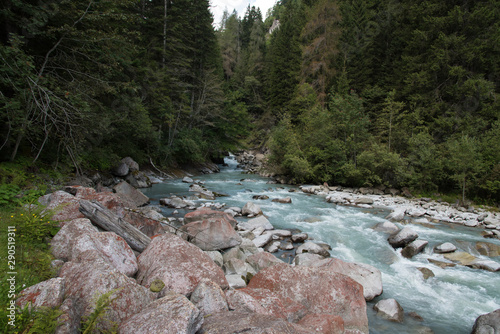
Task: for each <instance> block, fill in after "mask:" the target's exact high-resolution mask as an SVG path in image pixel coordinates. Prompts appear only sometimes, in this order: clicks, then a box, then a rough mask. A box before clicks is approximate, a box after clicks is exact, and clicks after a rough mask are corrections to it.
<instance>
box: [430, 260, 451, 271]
mask: <svg viewBox="0 0 500 334" xmlns="http://www.w3.org/2000/svg"><path fill="white" fill-rule="evenodd" d="M427 261H429V262H430V263H432V264H435V265H436V266H438V267H439V268H443V269H444V268H448V267H455V266H456V263H452V262H445V261H440V260H436V259H427Z"/></svg>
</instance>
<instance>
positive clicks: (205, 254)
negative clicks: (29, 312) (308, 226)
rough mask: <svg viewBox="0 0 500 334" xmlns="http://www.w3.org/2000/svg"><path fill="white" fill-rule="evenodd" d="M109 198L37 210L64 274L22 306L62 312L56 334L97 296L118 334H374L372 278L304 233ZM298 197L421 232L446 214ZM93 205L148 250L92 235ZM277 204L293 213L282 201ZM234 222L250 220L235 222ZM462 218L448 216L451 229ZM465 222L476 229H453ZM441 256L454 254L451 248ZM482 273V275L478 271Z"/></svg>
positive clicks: (389, 310)
mask: <svg viewBox="0 0 500 334" xmlns="http://www.w3.org/2000/svg"><path fill="white" fill-rule="evenodd" d="M129 173H130V172H129ZM185 182H187V183H190V188H192V192H193V195H194V196H197V197H202V196H211V195H213V196H215V194H213V193H212V192H211V191H210V190H209V189H205V188H204V187H203V185H202V184H199V183H198V182H196V181H195V180H192V179H191V180H190V179H189V178H186V179H185ZM101 190H102V189H101ZM104 190H105V191H101V192H97V191H96V190H94V189H91V188H86V187H78V186H73V187H66V188H65V189H64V190H62V191H58V192H55V193H53V194H50V195H47V196H44V197H43V198H41V199H40V202H42V203H44V204H46V205H48V207H49V208H52V209H56V208H59V209H60V210H59V211H58V212H57V213H56V215H55V216H54V219H57V220H59V221H60V222H61V226H62V228H61V230H60V231H59V233H58V234H57V235H56V236H55V237H54V239H53V240H52V243H51V245H52V252H53V254H54V256H55V257H56V258H57V259H58V260H56V261H54V266H56V267H59V274H58V277H57V278H54V279H52V280H49V281H46V282H42V283H40V284H38V285H36V286H33V287H30V288H28V289H26V290H25V291H23V293H22V294H21V297H20V298H19V299H18V304H19V305H20V306H23V305H25V304H26V303H27V302H31V303H32V304H33V306H35V307H39V306H51V307H54V306H60V307H61V310H62V311H63V315H62V317H64V319H65V324H64V325H62V326H60V327H59V328H58V331H57V333H75V332H76V330H77V328H78V327H79V325H80V323H81V319H82V317H85V316H86V315H89V314H91V313H92V312H93V311H94V310H95V301H96V296H98V295H104V294H106V293H111V294H112V297H113V298H114V299H113V301H112V302H111V304H110V308H109V310H108V314H107V317H108V319H113V321H114V322H115V324H116V325H118V332H119V333H128V332H130V333H132V332H133V333H149V332H155V333H228V334H229V333H235V332H239V331H242V330H250V331H249V332H250V333H261V332H263V331H266V332H267V333H284V332H286V333H368V321H367V318H366V301H367V300H371V299H373V298H374V297H376V296H378V295H380V294H381V293H382V291H383V287H382V281H381V275H380V271H378V270H377V269H376V268H374V267H371V266H367V265H364V264H359V263H347V262H344V261H341V260H339V259H335V258H330V257H329V256H330V254H329V252H328V250H327V248H328V245H324V244H318V243H314V242H313V241H311V240H308V239H307V235H304V234H303V233H292V232H291V231H283V230H275V229H274V228H273V227H272V224H270V222H269V221H268V220H267V219H266V217H265V212H264V213H263V212H262V210H260V208H259V207H258V205H256V204H255V203H252V202H249V203H247V205H245V206H244V207H243V208H236V207H232V208H224V207H223V206H220V207H219V209H225V211H226V212H222V211H216V210H212V209H209V208H201V209H200V208H198V209H197V210H194V209H195V208H196V207H195V205H194V202H191V203H190V201H189V199H185V198H177V200H175V201H172V198H171V199H169V200H170V201H165V202H164V203H165V204H166V205H170V206H172V207H191V209H193V211H192V212H190V213H188V214H186V215H185V216H184V218H183V219H182V220H176V221H175V222H174V221H172V219H171V218H170V217H163V216H162V215H161V214H160V213H159V212H158V210H157V209H156V208H154V207H150V206H147V202H148V199H147V197H145V196H144V195H143V194H142V193H140V192H138V191H137V190H136V189H135V188H134V187H131V186H130V184H129V183H128V182H126V181H121V182H120V183H118V184H116V185H115V186H114V187H113V192H110V191H106V190H109V189H104ZM301 190H302V191H303V192H305V193H308V194H311V195H312V194H315V195H320V196H325V199H329V201H332V198H335V199H337V198H342V199H343V200H344V201H345V202H342V204H344V205H357V206H361V207H364V208H370V207H379V206H384V207H393V208H395V210H394V212H393V213H392V214H391V215H392V216H391V217H388V220H389V219H392V220H396V221H407V220H409V219H415V220H417V219H422V221H421V223H422V224H423V223H424V222H423V218H425V219H426V220H427V222H428V223H429V222H432V221H431V220H430V219H437V218H430V217H431V215H430V213H432V212H434V211H436V212H441V211H438V210H432V209H430V207H429V208H428V210H429V213H424V214H422V215H419V216H416V217H414V216H412V215H411V214H410V212H413V211H412V210H411V208H414V207H416V208H422V209H424V208H423V206H424V205H425V204H429V203H432V202H431V201H425V200H422V201H421V202H423V203H420V202H419V203H418V204H417V205H414V204H410V202H411V200H409V199H406V198H404V197H401V198H400V197H397V196H392V195H375V194H369V193H362V192H361V191H360V190H357V191H356V190H352V191H347V192H346V191H342V190H344V189H338V188H335V189H332V188H330V187H327V186H308V187H302V188H301ZM384 196H386V197H384ZM203 198H204V197H203ZM406 200H408V201H409V202H405V201H406ZM93 201H96V202H98V203H100V204H101V205H102V206H103V207H104V208H105V209H106V210H109V212H107V213H106V214H107V217H115V218H116V219H118V220H120V221H124V222H126V223H127V224H130V225H131V226H134V227H135V228H136V229H137V230H139V231H140V232H141V233H143V234H144V235H145V236H146V237H147V238H148V242H147V245H146V246H145V249H144V250H139V251H138V250H137V249H136V250H135V251H134V247H132V246H131V245H130V242H126V241H125V240H127V238H128V236H127V235H120V233H118V232H112V231H104V230H102V227H98V226H96V225H99V224H98V223H97V221H94V220H92V218H91V219H89V217H85V215H84V214H83V213H82V211H84V210H81V207H82V203H87V202H90V203H92V202H93ZM370 201H371V202H370ZM281 203H282V205H290V203H289V201H286V200H284V199H283V201H281ZM336 203H341V202H336ZM400 204H404V205H401V206H400ZM183 205H185V206H183ZM403 208H405V209H404V212H403V214H402V215H401V211H402V209H403ZM398 209H400V210H398ZM450 210H451V209H450ZM458 211H459V212H463V213H469V214H470V213H471V212H464V211H461V210H458ZM449 212H451V211H449ZM395 213H398V215H397V216H396V214H395ZM453 213H454V211H453ZM472 214H477V215H476V216H474V217H475V218H474V219H475V220H476V221H478V224H476V226H478V227H481V228H485V227H488V229H487V231H496V227H495V229H493V228H491V226H490V225H494V226H498V225H497V224H495V218H496V216H495V215H494V214H493V216H492V217H490V216H489V214H488V215H487V216H486V217H484V218H483V219H482V220H480V221H479V220H478V218H479V212H477V213H474V212H472ZM239 216H246V217H247V219H242V220H236V219H235V217H236V218H238V217H239ZM435 216H436V215H435ZM435 216H432V217H435ZM455 217H456V216H453V217H450V216H449V214H448V218H455ZM466 217H469V216H466ZM471 217H472V216H471ZM464 220H465V221H469V220H470V221H472V220H473V219H464V218H462V219H460V220H457V222H453V223H458V222H463V221H464ZM167 223H168V224H169V225H167ZM173 223H175V224H173ZM390 224H391V223H390V222H389V221H387V222H385V223H384V226H379V227H377V228H393V226H390ZM461 224H463V223H461ZM467 225H472V224H470V223H469V224H467ZM396 228H397V226H396ZM392 232H396V230H394V231H392ZM403 232H404V233H403ZM387 233H388V235H390V234H391V232H387ZM392 239H395V240H389V241H388V242H391V244H393V242H394V244H393V246H394V247H404V249H407V248H408V247H409V246H410V245H412V244H413V246H412V247H411V248H413V249H414V252H415V251H416V250H418V248H419V247H414V246H415V242H416V241H419V240H418V236H417V238H414V234H413V233H411V231H408V230H405V229H402V230H401V231H399V228H398V233H397V234H393V237H392ZM290 247H292V248H293V249H294V252H295V256H294V258H293V261H292V262H291V263H290V264H286V263H284V262H283V261H280V260H279V259H278V258H276V257H275V256H274V255H272V254H271V253H270V252H272V251H274V250H275V249H276V248H278V249H280V248H282V249H287V248H288V250H290ZM441 248H442V249H443V250H447V251H449V250H450V248H449V245H442V247H441ZM441 248H440V250H441ZM451 248H452V247H451ZM404 249H403V251H404ZM415 249H416V250H415ZM404 252H408V253H409V252H410V251H404ZM452 261H453V260H452V259H450V263H452ZM476 267H477V268H481V267H480V266H479V265H477V263H476ZM482 269H486V268H485V267H484V266H483V267H482ZM490 269H491V268H490ZM332 277H333V278H335V279H332ZM292 286H293V287H294V288H293V289H290V287H292ZM376 310H377V312H378V313H379V314H380V315H381V316H382V317H386V318H389V319H391V320H392V321H400V319H401V317H402V310H400V306H399V305H398V303H397V302H396V301H394V300H390V299H385V300H382V301H380V302H379V303H377V305H376ZM497 313H498V312H497ZM492 314H493V315H492V316H488V317H486V318H487V320H486V321H484V319H483V320H482V323H486V324H487V325H488V324H489V325H491V324H492V323H494V321H497V322H498V316H496V317H495V314H496V313H492ZM105 319H106V318H103V319H102V321H101V323H100V324H99V326H101V328H104V329H111V328H112V327H113V324H112V323H109V322H107V321H106V320H105ZM492 319H493V320H492ZM495 319H496V320H495ZM492 321H493V322H492ZM165 323H169V326H168V328H165V327H166V326H165Z"/></svg>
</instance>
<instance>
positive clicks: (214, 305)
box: [189, 279, 229, 317]
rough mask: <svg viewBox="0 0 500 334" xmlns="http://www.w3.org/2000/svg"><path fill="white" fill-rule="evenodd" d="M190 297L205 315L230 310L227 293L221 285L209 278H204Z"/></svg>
mask: <svg viewBox="0 0 500 334" xmlns="http://www.w3.org/2000/svg"><path fill="white" fill-rule="evenodd" d="M189 299H190V301H191V303H193V304H194V305H195V306H196V307H197V308H198V309H199V310H200V312H201V315H202V316H203V317H204V316H207V315H210V314H213V313H217V312H223V311H228V310H229V308H228V305H227V300H226V295H225V294H224V292H223V291H222V289H221V288H220V286H218V285H217V284H216V283H214V282H212V281H211V280H208V279H203V280H201V281H200V283H198V286H197V287H196V288H195V289H194V291H193V293H192V294H191V297H190V298H189Z"/></svg>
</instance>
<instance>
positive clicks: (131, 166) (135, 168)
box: [121, 157, 139, 172]
mask: <svg viewBox="0 0 500 334" xmlns="http://www.w3.org/2000/svg"><path fill="white" fill-rule="evenodd" d="M121 162H122V163H124V164H125V165H127V166H128V169H129V171H131V172H137V171H138V170H139V164H138V163H137V162H135V161H134V159H132V158H131V157H125V158H123V159H122V160H121Z"/></svg>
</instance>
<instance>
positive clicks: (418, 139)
mask: <svg viewBox="0 0 500 334" xmlns="http://www.w3.org/2000/svg"><path fill="white" fill-rule="evenodd" d="M209 6H210V4H209V2H208V0H192V1H187V0H179V1H175V2H173V1H170V0H163V1H159V0H148V1H146V0H140V1H138V0H122V1H117V0H100V1H98V0H86V1H82V0H72V1H69V0H48V1H43V2H42V1H35V0H6V1H3V2H2V4H1V5H0V18H1V27H0V57H1V66H0V100H1V103H0V118H1V123H0V128H1V132H0V154H1V155H0V159H1V160H2V161H8V160H12V161H15V160H16V159H19V158H20V157H23V158H24V159H27V158H29V159H30V161H31V163H37V162H44V163H50V164H52V165H53V166H54V168H56V167H57V165H58V164H59V163H61V164H63V163H65V164H67V165H72V166H73V168H74V170H75V172H76V173H80V172H82V170H84V169H88V168H93V169H95V168H97V169H105V168H109V167H110V166H112V165H113V163H114V161H116V159H118V157H123V156H132V157H133V158H134V159H136V160H137V161H139V162H141V163H147V162H149V161H154V162H155V163H157V164H160V165H168V164H171V163H173V162H177V163H187V162H199V161H203V160H205V159H210V158H213V157H216V156H218V155H220V154H221V153H222V152H225V151H228V150H233V149H237V148H242V147H252V148H259V149H262V150H266V149H269V151H270V153H271V154H270V159H269V160H270V164H271V167H272V168H273V169H274V171H275V172H276V173H280V174H284V175H287V176H288V177H290V179H291V181H292V182H296V183H300V182H314V183H319V182H321V183H322V182H328V183H329V184H336V185H337V184H338V185H345V186H374V187H375V186H385V187H399V188H401V187H408V188H409V189H411V190H412V191H414V192H416V193H420V194H433V193H437V192H444V193H455V194H457V195H460V197H461V198H462V200H465V198H466V197H467V198H471V199H481V200H482V201H487V202H490V203H498V201H499V199H500V120H499V115H500V101H498V99H497V97H498V96H499V95H498V94H499V92H500V87H499V83H500V1H493V0H491V1H464V0H462V1H446V2H443V1H437V0H430V1H377V0H368V1H359V0H358V1H356V0H282V1H278V2H277V3H276V5H275V6H274V7H273V8H272V10H270V11H269V12H268V13H267V14H266V17H264V15H263V14H262V13H261V11H260V9H259V8H255V7H250V6H249V7H248V8H247V10H246V12H245V13H243V14H242V15H240V14H239V13H236V12H232V13H229V12H225V13H224V16H223V18H222V21H221V22H216V24H214V23H213V18H212V15H211V14H210V11H209ZM214 27H215V28H214ZM271 27H273V29H270V28H271Z"/></svg>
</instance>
